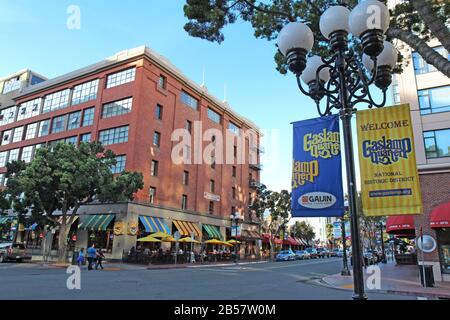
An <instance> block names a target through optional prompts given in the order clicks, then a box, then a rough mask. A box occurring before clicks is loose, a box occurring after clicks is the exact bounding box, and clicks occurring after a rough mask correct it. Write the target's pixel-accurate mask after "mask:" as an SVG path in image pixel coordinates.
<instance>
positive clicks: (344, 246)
mask: <svg viewBox="0 0 450 320" xmlns="http://www.w3.org/2000/svg"><path fill="white" fill-rule="evenodd" d="M341 229H342V232H341V234H342V262H343V268H342V271H341V275H343V276H351V273H350V269H349V268H348V258H347V235H346V234H345V219H344V218H342V219H341Z"/></svg>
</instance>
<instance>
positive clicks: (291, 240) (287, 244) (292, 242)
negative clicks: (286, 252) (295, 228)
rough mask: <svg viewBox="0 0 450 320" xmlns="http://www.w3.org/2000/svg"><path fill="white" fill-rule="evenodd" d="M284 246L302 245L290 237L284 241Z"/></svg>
mask: <svg viewBox="0 0 450 320" xmlns="http://www.w3.org/2000/svg"><path fill="white" fill-rule="evenodd" d="M283 244H284V245H286V246H299V245H300V244H299V243H298V242H297V241H296V240H295V239H294V238H292V237H288V238H287V239H286V240H283Z"/></svg>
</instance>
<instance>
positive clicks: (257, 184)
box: [248, 179, 262, 189]
mask: <svg viewBox="0 0 450 320" xmlns="http://www.w3.org/2000/svg"><path fill="white" fill-rule="evenodd" d="M248 185H249V187H250V188H253V189H256V188H259V187H261V185H262V183H261V182H259V181H256V180H254V179H250V180H249V181H248Z"/></svg>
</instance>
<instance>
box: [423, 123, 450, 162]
mask: <svg viewBox="0 0 450 320" xmlns="http://www.w3.org/2000/svg"><path fill="white" fill-rule="evenodd" d="M423 138H424V142H425V153H426V157H427V159H432V158H442V157H450V129H446V130H436V131H426V132H424V133H423Z"/></svg>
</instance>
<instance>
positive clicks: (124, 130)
mask: <svg viewBox="0 0 450 320" xmlns="http://www.w3.org/2000/svg"><path fill="white" fill-rule="evenodd" d="M128 128H129V126H124V127H119V128H113V129H108V130H103V131H100V134H99V139H98V140H99V142H100V143H101V144H102V145H104V146H108V145H111V144H118V143H125V142H128Z"/></svg>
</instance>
